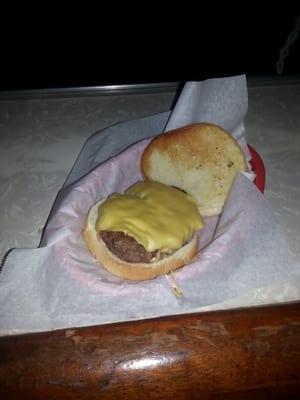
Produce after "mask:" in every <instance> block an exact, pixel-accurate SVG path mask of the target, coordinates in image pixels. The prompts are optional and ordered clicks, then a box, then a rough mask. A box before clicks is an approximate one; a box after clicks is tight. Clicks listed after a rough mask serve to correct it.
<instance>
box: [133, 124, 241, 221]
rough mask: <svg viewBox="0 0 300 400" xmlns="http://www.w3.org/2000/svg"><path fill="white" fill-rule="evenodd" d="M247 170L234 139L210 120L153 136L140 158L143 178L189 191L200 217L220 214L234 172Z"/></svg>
mask: <svg viewBox="0 0 300 400" xmlns="http://www.w3.org/2000/svg"><path fill="white" fill-rule="evenodd" d="M247 169H248V168H247V162H246V159H245V156H244V153H243V151H242V149H241V148H240V146H239V145H238V143H237V142H236V140H235V139H234V138H233V137H232V136H231V135H230V134H229V133H228V132H227V131H226V130H224V129H223V128H221V127H220V126H217V125H214V124H210V123H198V124H192V125H187V126H184V127H182V128H179V129H174V130H172V131H169V132H166V133H163V134H161V135H159V136H157V137H155V138H154V139H153V140H152V141H151V142H150V143H149V145H148V146H147V147H146V149H145V151H144V153H143V155H142V159H141V170H142V174H143V176H144V178H145V179H148V180H156V181H159V182H162V183H165V184H167V185H170V186H177V187H178V188H181V189H183V190H185V191H186V192H188V193H190V194H191V195H193V196H194V198H195V199H196V201H197V205H198V208H199V212H200V214H201V215H202V216H204V217H205V216H213V215H218V214H220V213H221V211H222V208H223V205H224V202H225V200H226V198H227V194H228V192H229V190H230V188H231V185H232V182H233V180H234V177H235V175H236V173H237V172H239V171H247Z"/></svg>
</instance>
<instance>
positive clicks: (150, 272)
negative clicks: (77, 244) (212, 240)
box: [83, 200, 198, 281]
mask: <svg viewBox="0 0 300 400" xmlns="http://www.w3.org/2000/svg"><path fill="white" fill-rule="evenodd" d="M102 201H103V200H100V201H98V202H97V203H96V204H94V205H93V207H92V208H91V209H90V210H89V213H88V216H87V221H86V225H85V227H84V230H83V239H84V242H85V244H86V246H87V248H88V250H89V251H90V253H91V254H92V255H93V257H94V258H95V259H96V260H97V261H98V262H99V263H101V264H102V265H103V267H105V268H106V269H107V270H108V271H109V272H111V273H112V274H113V275H116V276H118V277H120V278H124V279H130V280H138V281H141V280H146V279H153V278H155V277H157V276H159V275H164V274H167V273H169V272H170V271H173V270H175V269H177V268H180V267H183V266H184V265H186V264H189V263H191V262H192V261H193V260H194V257H195V255H196V254H197V251H198V236H197V234H196V233H195V234H194V236H193V237H192V239H191V240H190V241H189V242H188V243H187V244H185V245H184V246H182V247H181V248H180V249H178V250H176V251H175V252H174V253H172V254H171V255H169V256H166V257H164V258H162V259H161V260H159V261H155V262H151V263H130V262H127V261H124V260H121V259H120V258H118V257H117V256H116V255H115V254H113V253H112V252H111V251H110V250H109V249H108V248H107V246H106V244H105V243H104V241H103V240H102V239H101V237H100V235H98V234H97V231H96V229H95V225H96V221H97V218H98V208H99V205H100V204H101V202H102Z"/></svg>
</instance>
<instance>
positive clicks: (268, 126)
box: [0, 84, 300, 399]
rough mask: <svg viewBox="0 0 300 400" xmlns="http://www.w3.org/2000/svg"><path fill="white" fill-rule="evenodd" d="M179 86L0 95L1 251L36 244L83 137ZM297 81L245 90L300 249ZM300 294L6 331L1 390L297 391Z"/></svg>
mask: <svg viewBox="0 0 300 400" xmlns="http://www.w3.org/2000/svg"><path fill="white" fill-rule="evenodd" d="M174 97H175V89H174V88H173V89H172V88H171V87H169V88H168V89H167V90H164V91H161V90H160V91H157V92H155V91H154V92H153V91H152V92H151V93H150V92H149V93H137V94H120V93H118V94H111V95H109V96H108V95H102V94H97V93H95V92H91V93H90V94H89V95H87V94H86V93H85V95H84V96H83V95H80V94H76V95H74V94H73V95H70V93H68V95H66V96H62V95H58V94H57V95H54V96H53V95H52V96H51V97H49V96H43V97H32V96H31V97H26V96H25V97H22V98H19V99H17V98H9V99H8V98H4V97H3V98H1V96H0V129H1V139H0V140H1V147H0V152H1V154H0V167H1V172H0V224H1V231H0V255H1V256H3V255H4V254H5V252H6V251H7V250H8V249H9V248H11V247H29V248H32V247H35V246H37V245H38V242H39V239H40V235H41V230H42V227H43V226H44V224H45V221H46V219H47V216H48V214H49V211H50V208H51V206H52V204H53V201H54V199H55V196H56V194H57V192H58V190H59V189H60V187H61V186H62V184H63V183H64V181H65V179H66V177H67V174H68V172H69V171H70V169H71V167H72V165H73V163H74V161H75V160H76V157H77V156H78V154H79V152H80V149H81V148H82V146H83V144H84V142H85V140H86V139H87V138H88V137H89V136H90V135H91V134H92V133H94V132H95V131H98V130H99V129H101V128H103V127H106V126H108V125H111V124H113V123H115V122H118V121H122V120H127V119H131V118H136V117H140V116H144V115H148V114H151V113H156V112H160V111H165V110H168V109H169V108H170V107H171V104H172V102H173V100H174ZM299 105H300V84H294V85H271V86H269V85H262V84H260V85H259V86H251V87H249V108H248V114H247V117H246V120H245V125H246V131H247V140H248V143H250V144H251V145H252V146H253V147H254V148H255V149H256V150H257V151H258V152H259V153H260V155H261V156H262V158H263V160H264V162H265V166H266V172H267V181H266V191H265V196H266V197H267V199H268V200H269V201H270V203H271V205H272V207H273V209H274V211H275V213H276V215H277V217H278V220H279V222H280V224H281V225H282V228H283V230H284V232H285V234H286V237H287V240H288V243H289V245H290V247H291V249H292V250H293V252H294V253H295V254H296V255H297V256H298V257H299V256H300V243H299V240H298V238H299V234H300V211H299V204H300V203H299V200H300V185H299V183H300V113H299V111H300V107H299ZM299 312H300V303H299V302H298V303H296V304H286V305H283V306H279V305H277V306H271V308H270V307H266V306H264V307H261V308H258V309H255V308H251V309H248V310H247V309H245V310H243V309H242V310H227V311H215V312H210V313H201V314H197V313H195V314H190V315H184V316H175V317H174V316H173V317H165V318H162V319H155V320H145V321H133V322H127V323H121V324H114V325H113V326H111V325H103V326H98V327H88V328H79V329H77V328H74V329H65V330H62V331H58V332H45V333H41V334H29V335H21V336H10V337H6V338H5V337H2V338H0V350H1V351H0V352H1V354H2V357H1V360H0V395H2V397H3V398H13V399H17V398H22V399H23V398H49V399H50V398H68V397H70V393H71V396H72V398H81V399H82V398H86V399H88V398H89V399H92V398H98V396H99V394H100V395H104V396H105V398H114V399H117V398H120V397H122V398H149V399H150V398H153V399H159V398H174V397H175V396H176V398H178V399H181V398H182V399H184V398H198V397H199V393H201V397H202V398H205V399H206V398H222V399H223V398H227V399H237V398H241V399H250V398H251V399H252V398H259V399H260V398H261V399H266V398H268V399H275V398H276V399H278V398H295V399H296V398H299V391H300V351H299V343H300V319H299V315H300V313H299Z"/></svg>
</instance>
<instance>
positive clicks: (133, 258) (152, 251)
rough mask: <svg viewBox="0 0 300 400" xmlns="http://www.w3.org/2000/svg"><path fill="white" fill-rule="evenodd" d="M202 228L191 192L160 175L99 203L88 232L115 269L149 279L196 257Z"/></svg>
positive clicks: (91, 244) (95, 251) (102, 259)
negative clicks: (161, 177) (169, 183)
mask: <svg viewBox="0 0 300 400" xmlns="http://www.w3.org/2000/svg"><path fill="white" fill-rule="evenodd" d="M202 228H203V221H202V218H201V216H200V214H199V211H198V208H197V204H196V202H195V200H194V198H193V197H192V196H191V195H189V194H187V193H185V192H183V191H182V190H179V189H177V188H175V187H171V186H167V185H165V184H163V183H159V182H156V181H141V182H137V183H136V184H134V185H133V186H131V187H130V188H129V189H127V190H126V192H125V193H123V194H119V193H114V194H112V195H111V196H109V197H108V198H107V199H105V200H100V201H98V202H97V203H96V204H94V205H93V206H92V207H91V209H90V210H89V212H88V216H87V221H86V225H85V227H84V230H83V238H84V241H85V243H86V246H87V248H88V249H89V251H90V252H91V254H92V255H93V256H94V258H95V259H96V260H97V261H98V262H99V263H101V264H102V265H103V267H105V268H106V269H107V270H108V271H110V272H111V273H112V274H114V275H117V276H119V277H121V278H125V279H132V280H145V279H152V278H155V277H156V276H158V275H162V274H167V273H169V272H170V271H172V270H175V269H177V268H180V267H182V266H184V265H186V264H188V263H190V262H192V260H193V259H194V257H195V255H196V253H197V250H198V240H197V237H198V235H197V232H198V231H199V230H200V229H202Z"/></svg>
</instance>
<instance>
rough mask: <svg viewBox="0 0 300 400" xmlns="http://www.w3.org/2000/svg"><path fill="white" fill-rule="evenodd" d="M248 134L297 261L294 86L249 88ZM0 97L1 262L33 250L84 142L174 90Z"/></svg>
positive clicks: (299, 222)
mask: <svg viewBox="0 0 300 400" xmlns="http://www.w3.org/2000/svg"><path fill="white" fill-rule="evenodd" d="M248 93H249V107H248V113H247V116H246V120H245V126H246V135H247V136H246V137H247V140H248V143H250V144H251V145H252V146H253V147H254V148H255V149H256V150H257V151H258V152H259V154H260V155H261V156H262V158H263V160H264V163H265V166H266V174H267V180H266V190H265V196H266V197H267V199H268V200H269V201H270V203H271V205H272V207H273V209H274V211H275V213H276V215H277V217H278V220H279V223H280V224H281V226H282V228H283V230H284V232H285V234H286V237H287V240H288V243H289V245H290V247H291V249H292V250H293V252H295V253H296V254H297V255H298V256H299V257H300V241H299V240H298V238H299V236H300V210H299V202H300V84H299V83H294V84H278V85H276V84H273V85H264V84H263V82H261V83H260V84H259V85H255V86H250V87H249V90H248ZM107 94H108V92H104V93H103V92H101V93H98V92H97V91H94V92H93V91H92V90H91V91H90V92H85V93H84V95H83V94H82V93H80V92H79V93H77V94H76V93H74V92H72V91H71V92H68V93H65V95H64V93H60V92H59V91H58V92H54V93H52V95H51V96H47V93H44V94H43V96H36V97H35V96H34V95H31V96H27V97H26V96H22V97H20V98H17V97H13V96H11V97H9V98H7V97H5V96H2V97H1V95H0V129H1V137H0V143H1V146H0V171H1V172H0V224H1V231H0V259H2V257H3V256H4V255H5V253H6V252H7V250H9V249H10V248H13V247H17V248H20V247H21V248H23V247H26V248H34V247H36V246H37V245H38V243H39V239H40V236H41V232H42V228H43V226H44V224H45V222H46V219H47V216H48V214H49V211H50V209H51V206H52V204H53V202H54V199H55V197H56V195H57V193H58V191H59V189H60V188H61V186H62V185H63V183H64V181H65V179H66V177H67V175H68V172H69V171H70V169H71V167H72V165H73V164H74V162H75V160H76V157H77V156H78V154H79V152H80V150H81V148H82V146H83V145H84V143H85V141H86V139H87V138H88V137H89V136H90V135H92V134H93V133H94V132H96V131H98V130H100V129H102V128H104V127H107V126H109V125H111V124H114V123H116V122H119V121H124V120H128V119H132V118H137V117H141V116H145V115H149V114H153V113H157V112H161V111H165V110H168V109H170V107H171V105H172V102H173V101H174V98H175V94H176V88H175V87H174V86H166V87H165V89H164V90H161V89H160V90H158V89H157V91H156V90H155V89H152V90H151V91H149V92H144V93H143V92H141V93H140V92H137V93H135V94H133V93H132V92H130V93H127V94H122V93H120V92H116V93H115V94H114V92H113V91H111V92H110V94H109V95H107Z"/></svg>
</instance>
